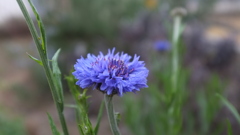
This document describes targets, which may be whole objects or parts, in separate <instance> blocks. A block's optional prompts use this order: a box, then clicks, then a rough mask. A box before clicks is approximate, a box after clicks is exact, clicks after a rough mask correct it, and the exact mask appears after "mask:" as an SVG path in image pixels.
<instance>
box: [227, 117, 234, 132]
mask: <svg viewBox="0 0 240 135" xmlns="http://www.w3.org/2000/svg"><path fill="white" fill-rule="evenodd" d="M227 129H228V135H233V133H232V126H231V123H230V121H229V120H227Z"/></svg>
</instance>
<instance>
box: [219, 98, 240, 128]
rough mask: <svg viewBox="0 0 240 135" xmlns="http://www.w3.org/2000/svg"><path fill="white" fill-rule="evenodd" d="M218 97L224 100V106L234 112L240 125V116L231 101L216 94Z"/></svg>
mask: <svg viewBox="0 0 240 135" xmlns="http://www.w3.org/2000/svg"><path fill="white" fill-rule="evenodd" d="M216 96H217V97H219V98H220V99H221V100H222V102H223V103H224V105H226V106H227V108H228V109H229V110H230V111H231V112H232V114H233V115H234V117H235V118H236V119H237V121H238V123H239V124H240V115H239V113H238V111H237V109H236V108H235V107H234V106H233V105H232V104H231V103H230V102H229V101H227V100H226V99H225V98H224V97H223V96H221V95H220V94H216Z"/></svg>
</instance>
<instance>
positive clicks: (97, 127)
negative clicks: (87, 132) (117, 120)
mask: <svg viewBox="0 0 240 135" xmlns="http://www.w3.org/2000/svg"><path fill="white" fill-rule="evenodd" d="M103 108H104V100H103V101H102V103H101V106H100V108H99V111H98V117H97V124H96V126H95V128H94V133H95V135H97V134H98V129H99V125H100V121H101V119H102V115H103Z"/></svg>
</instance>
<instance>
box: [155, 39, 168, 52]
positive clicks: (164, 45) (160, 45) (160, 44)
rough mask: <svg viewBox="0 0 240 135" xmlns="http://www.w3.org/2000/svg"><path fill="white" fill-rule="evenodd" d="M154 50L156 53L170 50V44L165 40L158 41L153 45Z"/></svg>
mask: <svg viewBox="0 0 240 135" xmlns="http://www.w3.org/2000/svg"><path fill="white" fill-rule="evenodd" d="M154 48H155V49H156V50H157V51H168V50H170V48H171V44H170V43H169V42H168V41H167V40H158V41H156V42H155V43H154Z"/></svg>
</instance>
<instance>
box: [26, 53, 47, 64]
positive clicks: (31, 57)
mask: <svg viewBox="0 0 240 135" xmlns="http://www.w3.org/2000/svg"><path fill="white" fill-rule="evenodd" d="M27 55H28V57H29V58H30V59H32V60H34V61H35V62H37V63H38V64H39V65H41V66H42V65H43V64H42V61H40V60H38V59H37V58H35V57H33V56H32V55H30V54H29V53H27Z"/></svg>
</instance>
